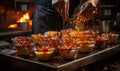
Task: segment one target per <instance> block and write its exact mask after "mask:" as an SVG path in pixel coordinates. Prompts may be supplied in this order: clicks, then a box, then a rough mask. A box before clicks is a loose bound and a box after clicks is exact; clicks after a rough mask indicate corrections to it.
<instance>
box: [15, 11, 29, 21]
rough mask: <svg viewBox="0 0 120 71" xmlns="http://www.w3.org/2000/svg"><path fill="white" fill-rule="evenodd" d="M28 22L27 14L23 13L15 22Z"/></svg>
mask: <svg viewBox="0 0 120 71" xmlns="http://www.w3.org/2000/svg"><path fill="white" fill-rule="evenodd" d="M29 20H30V17H29V13H28V12H27V13H25V14H24V15H23V16H22V17H21V18H20V19H19V20H18V21H17V22H28V21H29Z"/></svg>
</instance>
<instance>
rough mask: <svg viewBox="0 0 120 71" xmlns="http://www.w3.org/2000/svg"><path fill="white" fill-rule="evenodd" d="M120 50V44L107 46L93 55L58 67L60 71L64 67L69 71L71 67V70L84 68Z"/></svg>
mask: <svg viewBox="0 0 120 71" xmlns="http://www.w3.org/2000/svg"><path fill="white" fill-rule="evenodd" d="M119 51H120V44H119V45H116V46H112V47H109V48H106V49H104V50H101V51H98V52H95V53H93V54H91V55H88V56H85V57H83V58H80V59H77V60H74V61H71V62H68V63H66V64H62V65H59V66H58V68H57V69H58V71H61V70H63V69H66V70H65V71H68V70H67V69H68V68H69V71H70V70H75V69H77V68H80V67H81V68H82V67H85V66H87V65H89V64H92V63H94V62H97V61H99V60H102V59H104V58H106V57H109V56H111V55H113V54H115V53H117V52H119Z"/></svg>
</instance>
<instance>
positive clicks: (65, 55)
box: [58, 44, 78, 59]
mask: <svg viewBox="0 0 120 71" xmlns="http://www.w3.org/2000/svg"><path fill="white" fill-rule="evenodd" d="M58 49H59V56H60V58H61V59H73V58H76V56H77V55H78V47H77V46H75V45H67V44H62V45H60V46H59V47H58Z"/></svg>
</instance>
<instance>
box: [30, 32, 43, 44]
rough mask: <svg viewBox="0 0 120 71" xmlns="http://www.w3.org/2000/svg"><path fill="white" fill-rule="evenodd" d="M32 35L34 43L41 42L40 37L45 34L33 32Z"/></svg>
mask: <svg viewBox="0 0 120 71" xmlns="http://www.w3.org/2000/svg"><path fill="white" fill-rule="evenodd" d="M31 37H32V40H33V43H34V44H39V39H40V38H41V37H43V35H42V34H32V35H31Z"/></svg>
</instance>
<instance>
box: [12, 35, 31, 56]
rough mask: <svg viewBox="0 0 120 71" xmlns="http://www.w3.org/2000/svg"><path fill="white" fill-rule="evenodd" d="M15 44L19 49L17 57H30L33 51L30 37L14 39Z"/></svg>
mask: <svg viewBox="0 0 120 71" xmlns="http://www.w3.org/2000/svg"><path fill="white" fill-rule="evenodd" d="M12 40H13V43H14V44H15V47H16V49H17V55H29V54H31V53H32V51H33V46H32V44H31V43H32V40H31V38H29V37H23V36H18V37H14V38H13V39H12Z"/></svg>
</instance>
